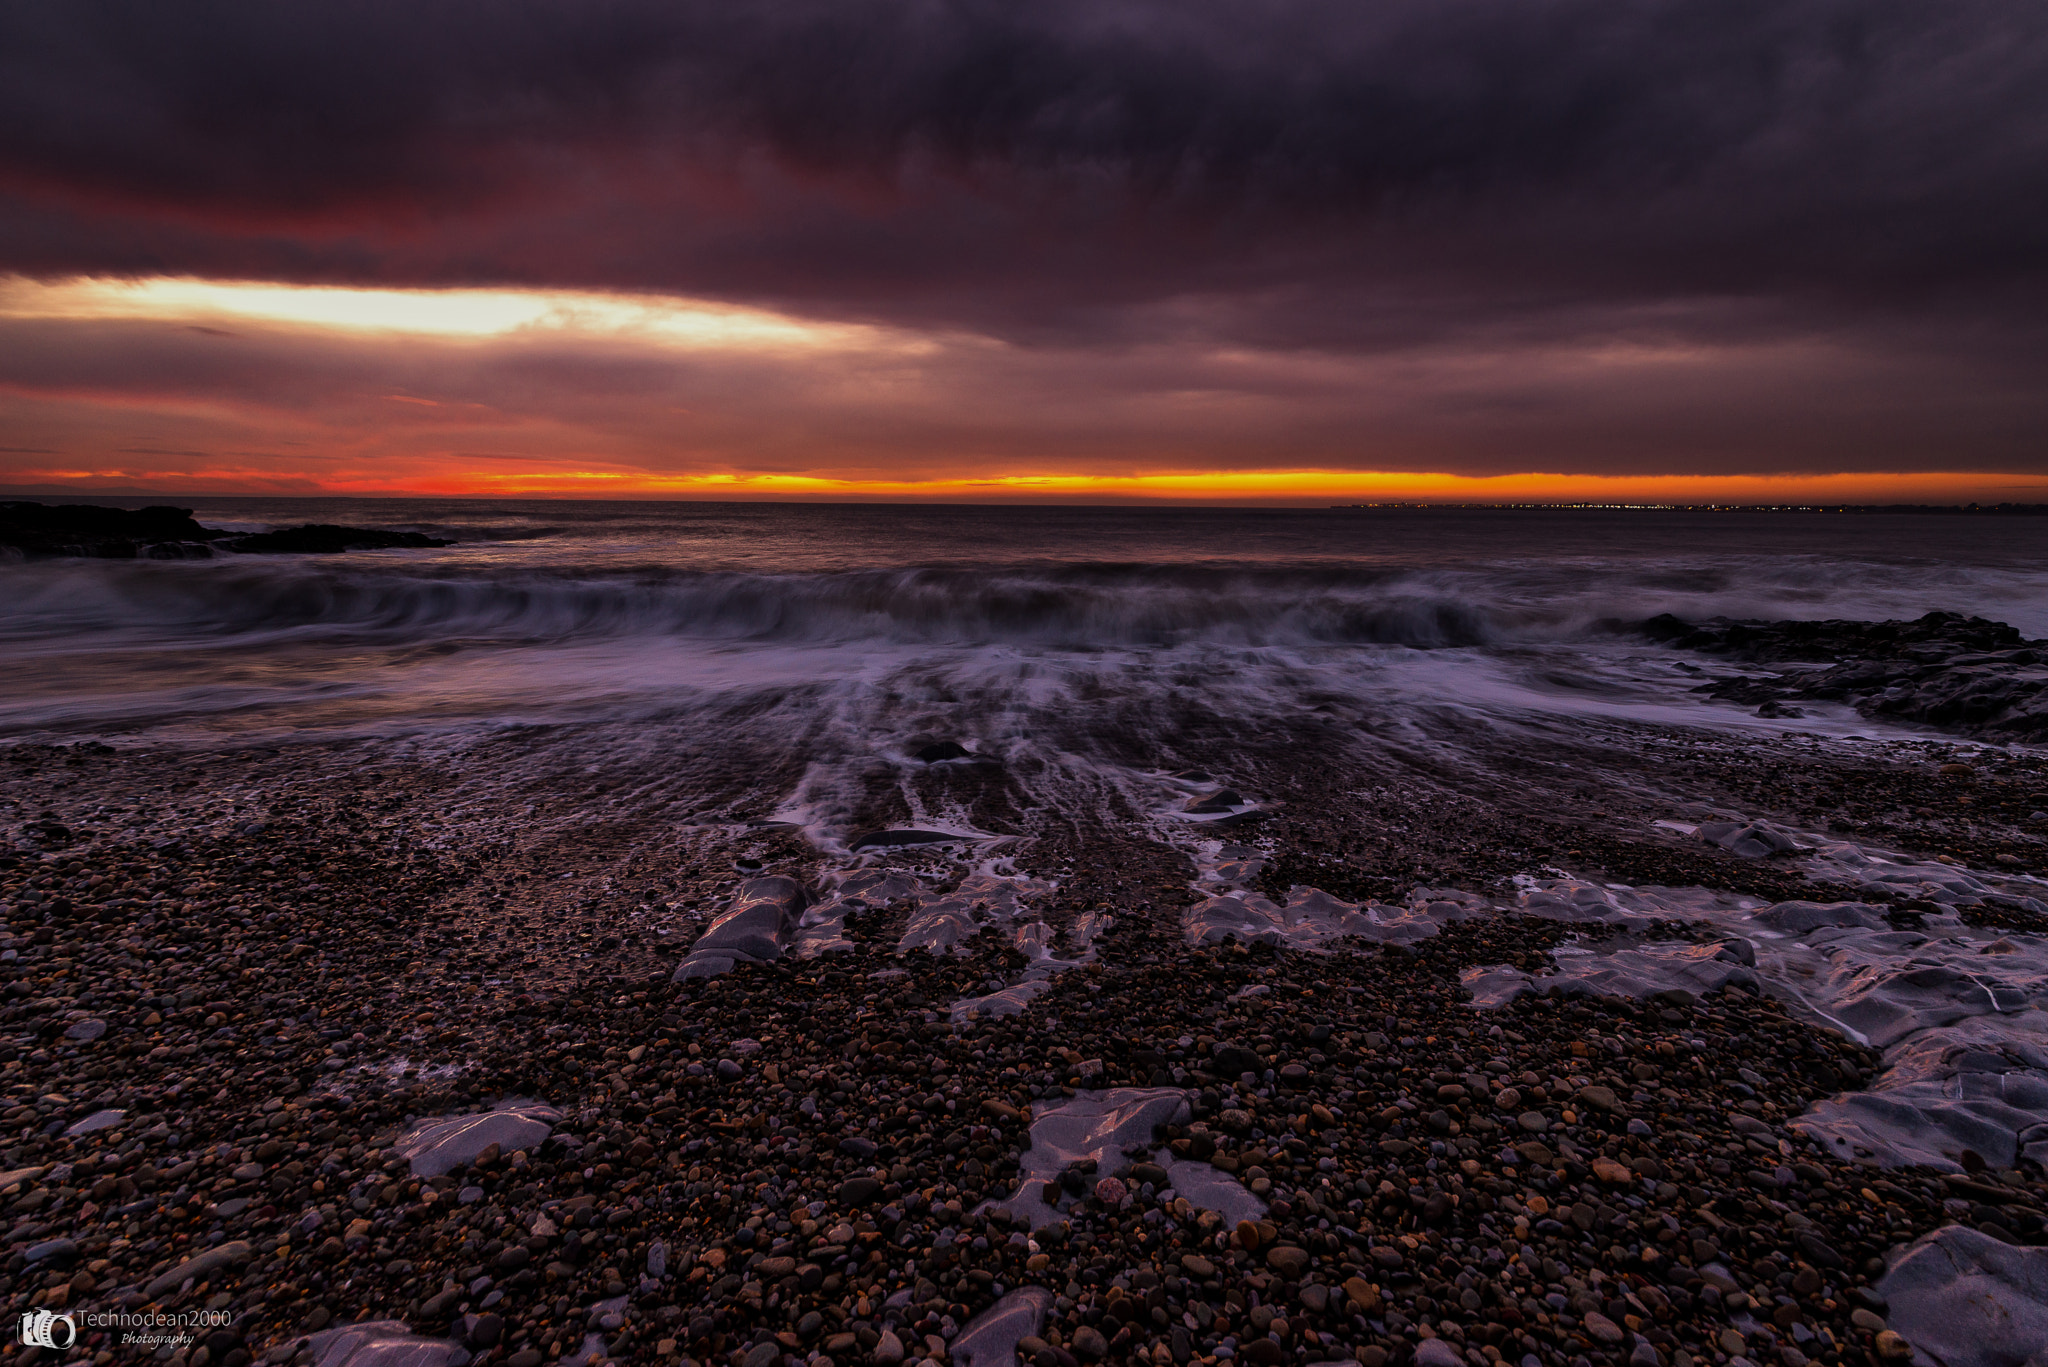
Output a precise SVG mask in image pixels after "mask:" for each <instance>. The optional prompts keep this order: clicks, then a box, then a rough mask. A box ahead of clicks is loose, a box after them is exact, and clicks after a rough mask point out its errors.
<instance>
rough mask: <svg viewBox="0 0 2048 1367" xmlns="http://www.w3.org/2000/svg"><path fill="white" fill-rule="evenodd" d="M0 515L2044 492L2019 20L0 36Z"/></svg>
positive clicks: (1511, 4) (376, 26) (2041, 97)
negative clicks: (81, 497) (108, 508)
mask: <svg viewBox="0 0 2048 1367" xmlns="http://www.w3.org/2000/svg"><path fill="white" fill-rule="evenodd" d="M0 488H6V489H11V490H17V491H34V492H38V493H49V492H62V491H76V492H81V493H84V492H91V491H93V490H133V489H146V490H155V491H163V492H190V493H264V492H271V493H303V494H317V493H323V492H324V493H335V494H368V493H415V494H430V493H431V494H478V495H492V494H502V495H513V494H517V495H541V494H554V495H564V496H590V497H624V496H635V495H649V496H681V497H748V498H758V497H778V496H783V497H801V498H821V497H823V498H839V497H844V498H890V499H896V498H919V497H934V498H945V499H948V500H957V499H961V498H969V499H984V498H986V499H1050V500H1059V501H1073V500H1090V499H1105V500H1109V499H1114V500H1129V499H1167V500H1226V501H1231V502H1258V501H1281V502H1298V503H1328V502H1353V501H1369V500H1376V499H1411V498H1412V499H1428V500H1477V501H1524V500H1527V501H1540V500H1544V499H1582V498H1614V499H1622V500H1646V501H1691V502H1701V501H1740V502H1771V501H1836V500H1839V501H1866V502H1867V501H1918V502H1948V501H1963V500H1977V501H2027V502H2048V8H2044V7H2042V6H2040V5H2030V4H2014V3H2011V0H1770V2H1769V3H1763V2H1761V0H1229V2H1228V3H1224V2H1222V0H1085V2H1083V0H1004V2H1003V3H994V2H993V0H489V2H488V3H474V2H471V0H456V2H445V3H444V2H437V0H402V2H392V3H385V2H384V0H354V2H353V3H337V2H336V0H295V3H293V4H289V5H278V4H276V3H274V2H272V3H223V2H222V0H186V2H185V3H181V4H179V5H174V6H167V5H163V4H161V3H131V2H128V0H121V2H119V3H114V2H96V0H66V3H64V4H56V5H53V4H45V3H40V2H39V0H0Z"/></svg>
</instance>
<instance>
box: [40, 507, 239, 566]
mask: <svg viewBox="0 0 2048 1367" xmlns="http://www.w3.org/2000/svg"><path fill="white" fill-rule="evenodd" d="M220 535H221V534H220V533H219V532H216V531H212V530H210V529H209V528H206V527H202V526H200V525H199V524H198V523H197V522H194V521H193V520H192V510H191V509H190V508H167V507H149V508H138V509H133V510H130V509H127V508H102V507H98V506H96V505H94V504H90V503H59V504H54V505H52V504H45V503H0V549H5V550H12V551H14V552H16V553H17V554H19V555H21V556H24V557H32V558H35V559H44V558H55V557H60V556H86V557H91V558H93V559H100V560H135V559H152V560H183V559H204V558H206V557H207V556H208V555H210V554H212V551H211V549H210V547H209V545H208V543H209V542H211V541H212V540H214V539H215V538H216V537H218V536H220Z"/></svg>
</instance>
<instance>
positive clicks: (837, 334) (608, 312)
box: [0, 276, 891, 351]
mask: <svg viewBox="0 0 2048 1367" xmlns="http://www.w3.org/2000/svg"><path fill="white" fill-rule="evenodd" d="M0 318H17V319H47V320H61V321H69V322H95V321H117V320H136V321H149V322H159V323H177V324H180V325H183V326H188V327H199V326H205V325H214V326H220V327H231V326H234V325H236V324H244V323H261V324H276V325H282V326H286V327H302V328H309V329H314V330H321V329H333V330H339V331H345V332H355V333H382V334H396V335H410V336H419V337H455V338H464V337H467V338H486V337H506V336H510V335H518V334H525V335H550V334H553V335H581V336H586V337H607V336H609V337H616V338H631V339H634V340H637V341H642V342H647V343H653V344H656V345H659V346H663V347H674V348H684V349H688V348H718V349H721V350H756V349H760V350H774V351H803V350H824V349H832V348H850V347H862V348H877V347H887V346H889V345H890V344H891V339H890V338H889V336H888V335H887V334H886V333H885V332H884V331H883V330H881V329H877V328H866V327H856V326H848V325H843V324H819V323H807V322H802V321H800V320H797V319H793V318H787V317H783V316H781V315H778V314H773V313H769V312H766V311H763V310H760V309H746V308H734V307H730V306H724V305H716V304H710V303H706V302H703V301H700V300H689V299H671V298H665V297H662V296H658V295H622V294H597V293H591V292H588V291H576V290H477V289H443V290H399V289H358V288H342V287H337V286H318V285H280V284H267V283H264V282H261V281H248V280H226V281H223V280H199V279H193V278H190V277H177V278H162V277H159V278H154V279H138V280H117V279H106V278H85V279H72V280H59V281H36V280H29V279H24V278H22V277H20V276H16V277H12V278H9V279H5V280H0Z"/></svg>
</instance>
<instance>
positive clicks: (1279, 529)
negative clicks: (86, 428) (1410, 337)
mask: <svg viewBox="0 0 2048 1367" xmlns="http://www.w3.org/2000/svg"><path fill="white" fill-rule="evenodd" d="M194 506H195V510H196V515H197V516H198V518H199V520H200V521H202V522H204V523H206V524H208V525H211V526H221V527H232V528H237V529H250V530H257V529H265V528H269V527H274V526H292V525H297V524H299V523H302V522H308V521H318V522H335V523H341V524H344V525H355V526H374V527H385V528H394V529H409V530H419V531H426V532H430V533H433V534H436V535H439V536H445V537H452V538H454V539H456V540H457V541H458V543H459V544H457V545H455V546H452V547H449V548H447V549H443V550H420V551H387V552H352V553H349V554H346V555H334V556H242V557H227V558H224V559H217V560H213V561H201V562H190V563H132V562H117V561H102V562H90V561H74V562H60V563H39V564H28V565H14V566H10V567H6V568H5V569H4V570H0V576H4V579H5V582H6V583H7V585H8V589H9V592H8V597H7V602H6V603H5V605H4V606H0V649H4V650H5V651H6V653H7V655H8V657H9V659H10V661H11V667H10V669H9V670H8V671H7V679H6V682H5V684H4V685H0V734H4V735H8V736H14V737H24V738H51V737H61V736H71V735H118V734H135V733H148V734H150V735H152V736H156V737H158V738H162V739H173V738H178V737H185V738H188V739H193V740H201V739H205V738H218V737H221V736H223V735H236V736H243V737H262V736H270V737H276V736H283V735H298V736H304V735H308V734H319V733H325V734H333V735H337V736H338V735H358V734H364V735H367V734H375V735H386V736H389V735H395V734H416V735H426V734H443V733H450V732H454V731H461V730H464V729H474V728H491V727H504V726H529V725H553V724H563V723H573V724H589V723H619V722H627V723H630V722H635V721H643V722H644V721H650V720H653V719H658V718H663V717H672V716H675V715H677V714H679V713H682V712H688V711H692V710H695V711H698V712H700V713H705V714H708V713H710V712H713V711H715V712H717V713H718V714H720V715H722V716H738V717H741V718H744V717H745V716H748V715H759V714H760V713H761V711H762V709H764V708H767V709H771V710H775V711H778V712H781V713H783V714H784V715H783V720H784V721H785V723H787V724H788V725H791V726H794V727H796V728H797V729H800V730H803V731H805V732H806V733H808V734H811V735H812V736H813V743H814V744H817V745H821V746H827V747H832V746H841V747H854V748H860V747H868V748H874V747H882V748H887V746H888V745H889V744H890V742H891V738H893V737H897V736H899V735H901V734H903V733H905V732H910V731H919V732H921V731H940V732H945V733H947V734H948V735H951V736H955V737H958V738H961V739H962V740H963V742H970V743H972V744H973V745H974V746H976V747H985V748H989V749H991V750H1001V751H1006V752H1007V751H1011V750H1014V749H1016V748H1017V747H1019V746H1026V747H1029V746H1038V747H1046V746H1051V747H1054V748H1059V749H1063V750H1065V751H1067V752H1069V753H1071V754H1073V755H1076V756H1079V757H1082V758H1084V759H1094V758H1101V757H1103V756H1102V755H1101V753H1100V752H1101V751H1102V750H1103V749H1104V748H1105V745H1107V746H1108V748H1109V749H1111V750H1114V751H1119V752H1128V751H1130V750H1131V749H1132V747H1133V745H1138V746H1141V747H1142V746H1144V745H1146V744H1152V743H1156V744H1161V745H1167V746H1169V747H1170V746H1171V745H1172V741H1171V739H1170V736H1169V733H1170V732H1171V731H1173V729H1174V728H1175V727H1176V726H1177V725H1182V724H1184V723H1185V722H1186V721H1187V720H1188V719H1189V718H1190V717H1191V716H1194V715H1206V716H1208V717H1212V718H1215V719H1218V720H1220V721H1224V722H1235V723H1237V724H1239V725H1241V726H1243V727H1246V728H1251V729H1256V728H1259V727H1262V726H1265V725H1268V724H1269V723H1270V722H1271V721H1272V720H1273V719H1275V718H1283V717H1286V716H1288V715H1290V714H1295V713H1299V712H1301V711H1302V710H1304V709H1308V710H1313V709H1317V708H1323V709H1330V708H1335V709H1338V710H1339V711H1342V712H1345V713H1347V714H1349V715H1352V716H1354V717H1356V718H1357V719H1358V720H1360V721H1361V722H1370V723H1371V724H1372V725H1373V726H1375V727H1378V728H1382V729H1384V728H1386V727H1389V726H1393V727H1399V726H1403V725H1425V726H1426V725H1427V720H1426V719H1427V718H1428V717H1429V716H1431V715H1445V714H1452V713H1454V714H1457V715H1459V716H1461V717H1463V718H1466V719H1468V720H1475V721H1478V722H1480V723H1483V724H1489V725H1491V724H1512V723H1513V722H1514V721H1515V720H1516V719H1518V718H1528V717H1535V716H1565V717H1569V716H1586V717H1605V718H1613V719H1621V720H1632V721H1640V722H1665V723H1674V724H1685V725H1697V726H1705V727H1715V728H1725V727H1734V728H1741V729H1745V730H1751V731H1754V730H1758V729H1764V730H1769V729H1773V728H1777V729H1782V728H1783V725H1785V724H1784V723H1777V722H1772V721H1769V720H1767V719H1762V718H1758V717H1755V716H1753V715H1750V714H1749V713H1748V711H1746V710H1744V709H1740V708H1737V707H1733V706H1730V705H1726V704H1718V703H1711V702H1705V701H1702V700H1700V698H1699V697H1698V696H1697V694H1696V693H1695V692H1694V690H1695V689H1696V688H1697V687H1698V686H1699V684H1700V682H1701V679H1702V677H1704V676H1703V675H1702V673H1701V671H1702V670H1703V669H1704V670H1708V671H1710V672H1711V671H1712V670H1715V669H1718V668H1722V666H1717V665H1715V664H1713V663H1712V662H1710V661H1702V660H1700V659H1697V658H1688V657H1686V656H1684V655H1683V654H1681V653H1679V652H1673V651H1669V650H1665V649H1662V648H1659V647H1652V646H1649V645H1647V644H1646V643H1645V642H1643V641H1642V640H1640V639H1639V638H1635V637H1633V636H1630V635H1628V634H1627V633H1626V632H1618V631H1617V630H1616V624H1617V623H1632V622H1636V621H1640V620H1642V619H1644V618H1648V617H1651V616H1654V615H1656V614H1659V613H1673V614H1676V615H1678V616H1680V617H1683V618H1686V619H1688V620H1698V619H1701V618H1709V617H1716V616H1727V617H1737V618H1760V619H1783V618H1852V619H1865V620H1878V619H1885V618H1901V617H1915V616H1918V615H1920V614H1921V613H1924V612H1927V611H1931V610H1936V609H1941V610H1948V611H1955V612H1962V613H1967V614H1975V615H1981V616H1984V617H1988V618H1992V619H1994V620H2000V621H2005V622H2009V623H2011V624H2013V625H2014V626H2016V627H2018V628H2019V629H2020V630H2021V631H2022V632H2023V633H2024V634H2026V635H2028V636H2032V637H2039V636H2048V558H2044V557H2043V555H2042V554H2041V552H2042V549H2043V545H2042V531H2043V529H2042V527H2041V526H2040V525H2039V523H2038V521H2037V520H2035V519H2027V518H2012V519H1996V518H1963V517H1938V516H1917V517H1916V516H1845V515H1798V514H1762V513H1692V512H1666V511H1625V510H1469V511H1468V510H1454V509H1442V510H1418V509H1389V510H1371V509H1331V510H1246V509H1165V508H1070V507H1059V508H1039V507H921V506H920V507H907V506H848V505H804V504H775V505H769V504H711V503H646V502H642V503H590V502H519V501H491V500H431V499H423V500H362V501H351V500H325V499H323V500H290V499H216V500H197V501H195V503H194ZM806 711H808V712H809V713H810V715H809V716H808V718H807V719H805V720H798V719H797V717H796V716H795V714H796V713H803V712H806ZM1105 718H1113V723H1112V724H1111V725H1110V726H1109V727H1108V728H1107V729H1108V730H1109V731H1112V732H1115V733H1116V734H1115V736H1114V738H1113V739H1110V740H1105V738H1104V737H1103V736H1102V735H1101V734H1099V733H1101V732H1102V731H1103V730H1104V727H1103V726H1102V724H1101V723H1102V722H1103V721H1104V719H1105ZM1802 723H1803V724H1802V726H1801V728H1800V729H1803V730H1806V731H1821V732H1835V733H1857V734H1861V733H1866V732H1869V731H1871V729H1872V727H1871V724H1870V723H1869V722H1867V721H1865V720H1864V719H1862V718H1859V717H1856V716H1855V715H1854V714H1853V713H1850V712H1848V711H1847V710H1846V709H1843V710H1841V711H1839V712H1837V713H1833V714H1829V713H1827V712H1826V710H1825V709H1822V711H1821V713H1820V714H1819V715H1809V716H1808V717H1806V718H1803V719H1802ZM1148 733H1151V734H1150V735H1149V738H1148ZM1156 758H1157V759H1158V761H1159V762H1161V763H1172V762H1174V757H1173V756H1172V755H1169V754H1165V753H1163V752H1162V753H1161V754H1159V755H1158V756H1156Z"/></svg>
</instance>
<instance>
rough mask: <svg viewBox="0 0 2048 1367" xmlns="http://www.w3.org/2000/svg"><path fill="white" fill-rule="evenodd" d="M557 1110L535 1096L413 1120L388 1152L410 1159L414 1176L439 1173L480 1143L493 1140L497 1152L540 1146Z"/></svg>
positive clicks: (468, 1158)
mask: <svg viewBox="0 0 2048 1367" xmlns="http://www.w3.org/2000/svg"><path fill="white" fill-rule="evenodd" d="M561 1118H562V1116H561V1112H559V1111H557V1110H555V1109H554V1108H553V1107H552V1106H544V1105H541V1104H540V1103H538V1102H509V1103H507V1104H505V1105H503V1106H500V1107H499V1108H497V1109H496V1110H490V1111H482V1112H479V1113H477V1114H473V1115H451V1116H443V1117H441V1118H440V1119H437V1120H423V1121H421V1122H420V1123H419V1124H417V1125H415V1126H413V1127H412V1128H411V1129H410V1130H408V1131H406V1132H405V1133H404V1134H403V1135H401V1136H399V1139H398V1142H397V1143H395V1144H393V1145H392V1146H391V1147H392V1152H393V1153H396V1154H397V1155H398V1156H399V1157H401V1158H404V1159H406V1160H407V1161H408V1162H410V1163H411V1164H412V1173H413V1176H415V1177H439V1176H441V1175H442V1174H443V1173H446V1172H448V1171H449V1170H451V1169H453V1168H456V1167H459V1166H461V1165H462V1164H464V1163H470V1162H474V1161H475V1160H476V1158H477V1156H478V1155H479V1154H481V1153H482V1152H483V1151H484V1150H485V1149H487V1148H490V1147H491V1146H492V1145H496V1146H497V1147H498V1149H499V1151H500V1152H502V1153H513V1152H516V1151H518V1150H520V1149H534V1148H538V1147H540V1145H541V1143H542V1142H543V1141H545V1140H546V1139H547V1137H548V1135H549V1134H551V1133H553V1131H554V1125H555V1122H556V1121H558V1120H560V1119H561Z"/></svg>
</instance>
